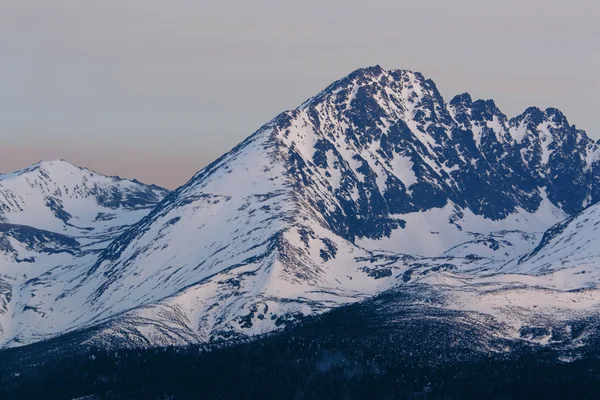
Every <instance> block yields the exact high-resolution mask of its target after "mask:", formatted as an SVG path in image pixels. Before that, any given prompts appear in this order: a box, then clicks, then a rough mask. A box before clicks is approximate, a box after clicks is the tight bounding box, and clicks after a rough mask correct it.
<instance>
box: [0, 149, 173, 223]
mask: <svg viewBox="0 0 600 400" xmlns="http://www.w3.org/2000/svg"><path fill="white" fill-rule="evenodd" d="M167 192H168V191H167V190H166V189H162V188H159V187H157V186H154V185H144V184H142V183H139V182H136V181H130V180H126V179H121V178H118V177H108V176H104V175H102V174H100V173H97V172H94V171H91V170H88V169H86V168H81V167H77V166H75V165H73V164H71V163H69V162H67V161H65V160H54V161H41V162H38V163H36V164H34V165H32V166H30V167H28V168H24V169H22V170H19V171H16V172H13V173H8V174H3V175H0V221H2V222H6V223H12V224H19V225H28V226H33V227H36V228H39V229H45V230H48V231H53V232H63V233H65V232H70V233H72V234H86V232H91V231H94V230H95V229H96V228H97V227H98V226H101V227H102V228H101V229H108V228H110V227H112V225H113V224H114V222H116V220H117V219H119V218H117V217H118V216H119V215H121V214H123V212H125V213H129V212H130V211H131V212H133V213H132V214H130V215H132V216H133V214H135V213H136V210H139V211H140V212H141V213H140V212H137V214H139V216H138V217H134V219H133V220H131V221H129V222H127V221H123V220H121V221H120V222H119V223H123V225H126V224H130V223H133V222H135V221H136V220H137V219H139V218H141V216H142V215H144V214H145V213H147V211H148V209H149V208H152V207H154V206H155V205H156V204H157V203H158V202H159V201H160V200H161V199H162V198H163V197H164V196H165V195H166V194H167ZM111 220H114V221H113V222H112V223H111V222H110V221H111Z"/></svg>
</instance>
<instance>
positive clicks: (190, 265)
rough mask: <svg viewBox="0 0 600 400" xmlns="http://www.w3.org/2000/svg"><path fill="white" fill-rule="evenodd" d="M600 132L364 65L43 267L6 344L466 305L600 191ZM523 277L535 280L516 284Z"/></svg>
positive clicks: (189, 337) (224, 329)
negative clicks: (434, 298)
mask: <svg viewBox="0 0 600 400" xmlns="http://www.w3.org/2000/svg"><path fill="white" fill-rule="evenodd" d="M597 148H598V146H597V144H596V143H594V142H593V141H592V140H591V139H589V138H588V137H587V136H586V135H585V133H584V132H582V131H579V130H577V129H576V128H574V127H573V126H571V125H569V123H568V122H567V120H566V118H564V116H562V114H560V113H559V112H558V111H557V110H553V109H549V110H546V111H543V112H542V111H540V110H537V109H528V110H527V111H526V112H525V113H524V114H523V115H521V116H518V117H516V118H514V119H510V120H509V119H508V118H507V117H506V116H504V115H503V114H502V113H501V112H500V111H499V110H498V109H497V107H496V106H495V105H494V103H493V102H491V101H472V99H471V98H470V96H468V95H460V96H457V97H456V98H455V99H453V100H452V101H451V102H450V103H449V104H447V103H445V102H444V100H443V99H442V97H441V95H440V94H439V92H438V90H437V88H436V87H435V84H434V83H433V82H432V81H431V80H428V79H425V78H424V77H423V76H422V75H421V74H419V73H414V72H410V71H401V70H394V71H385V70H383V69H381V68H380V67H372V68H366V69H361V70H357V71H355V72H353V73H352V74H350V75H349V76H347V77H346V78H343V79H341V80H339V81H337V82H334V83H333V84H332V85H330V86H329V87H328V88H326V89H325V90H324V91H323V92H321V93H319V94H318V95H317V96H315V97H313V98H311V99H309V100H308V101H306V102H305V103H304V104H302V105H301V106H300V107H298V108H297V109H295V110H292V111H287V112H284V113H282V114H280V115H279V116H277V117H276V118H275V119H273V120H272V121H271V122H269V123H268V124H266V125H265V126H264V127H262V128H261V129H259V130H258V131H257V132H256V133H254V134H253V135H252V136H250V137H249V138H248V139H246V140H245V141H244V142H242V143H241V144H240V145H238V146H236V147H235V148H234V149H233V150H232V151H231V152H229V153H228V154H226V155H224V156H223V157H221V158H220V159H218V160H216V161H215V162H214V163H212V164H211V165H209V166H208V167H206V168H204V169H203V170H202V171H200V172H199V173H198V174H196V176H194V177H193V178H192V179H191V180H190V181H189V182H188V183H187V184H186V185H184V186H183V187H181V188H179V189H177V190H176V191H174V192H172V193H170V194H169V195H168V196H167V197H166V198H165V199H164V200H163V201H162V202H161V203H160V204H159V205H158V206H157V207H156V208H154V209H153V210H152V211H151V212H150V213H149V214H148V215H147V216H145V217H144V218H143V219H141V220H140V221H139V222H138V223H136V224H135V225H133V226H132V227H130V228H128V229H127V230H125V231H124V232H123V233H122V234H121V235H120V236H119V237H117V238H116V239H115V240H114V241H113V242H112V243H110V245H108V246H107V247H106V248H105V249H104V250H103V251H102V252H101V253H100V254H99V255H98V256H97V257H96V258H94V259H93V260H92V259H87V260H86V261H85V262H80V263H77V264H72V265H66V264H57V267H56V268H55V269H53V270H52V271H51V272H52V273H51V274H45V275H40V276H36V278H35V279H31V280H29V281H27V282H26V283H25V284H24V285H23V286H22V287H21V289H20V292H19V293H20V294H19V296H20V297H19V300H18V307H21V308H23V309H24V308H26V307H34V308H35V310H36V312H35V313H34V314H35V315H33V314H31V313H30V314H28V316H21V317H19V318H21V320H20V321H18V323H17V324H16V326H18V328H16V329H14V330H12V331H11V333H10V335H7V336H6V337H5V343H9V342H11V341H12V342H11V343H14V342H19V343H26V342H32V341H35V340H38V339H39V338H40V337H49V336H53V335H57V334H59V333H62V332H66V331H70V330H74V329H80V328H85V327H90V326H102V327H103V328H102V329H101V330H100V331H99V332H98V334H97V335H96V336H95V337H94V338H92V339H91V340H92V341H96V340H97V341H100V342H110V341H111V340H112V339H115V338H117V339H118V340H123V341H124V343H125V344H135V345H148V344H172V343H185V342H190V341H209V340H215V339H219V338H230V337H232V336H246V335H254V334H258V333H262V332H268V331H271V330H273V329H276V328H277V327H280V326H283V325H285V324H286V323H288V322H290V321H295V320H297V319H299V318H302V316H303V315H311V314H314V313H320V312H324V311H326V310H329V309H331V308H333V307H336V306H338V305H341V304H346V303H349V302H355V301H359V300H362V299H365V298H367V297H369V296H372V295H374V294H376V293H379V292H382V291H385V290H388V289H390V288H393V287H396V286H398V285H413V284H421V283H422V284H425V285H430V286H431V287H432V288H433V289H436V288H437V289H436V290H442V291H445V290H446V289H447V290H448V291H449V292H452V293H456V295H455V296H454V295H453V296H454V297H452V296H450V297H448V298H449V299H450V300H448V301H447V302H445V303H443V304H445V305H443V306H452V304H455V305H456V304H459V303H461V301H462V300H461V299H464V298H465V297H464V296H468V295H470V294H474V295H479V294H480V293H484V292H482V291H479V289H478V288H485V293H487V290H488V289H489V292H492V291H493V287H494V286H495V285H498V282H504V283H506V282H505V281H506V280H503V278H499V275H498V271H502V270H503V268H506V265H507V262H508V261H510V259H511V258H512V257H515V256H517V255H520V254H522V253H526V252H529V251H531V250H532V249H533V248H534V247H535V246H536V244H537V243H536V238H537V237H539V236H541V234H542V233H543V232H544V231H545V230H546V229H547V228H549V227H550V226H552V225H553V224H555V223H557V222H559V221H561V220H563V219H564V218H565V217H568V216H570V215H573V214H574V213H577V212H579V211H580V210H581V209H582V208H583V207H585V206H587V205H588V204H590V203H593V202H596V201H597V200H598V199H599V196H600V192H598V169H597V168H596V165H597V163H598V156H597V154H598V150H597ZM567 187H568V188H569V190H565V188H567ZM494 241H495V242H494ZM515 249H516V250H515ZM513 281H514V282H517V283H516V285H517V286H519V287H523V288H525V290H526V289H527V285H529V284H530V283H531V282H532V281H529V282H528V281H527V279H516V280H513V278H510V279H509V282H508V283H507V284H506V285H504V286H502V287H503V288H508V287H510V288H514V287H515V285H513V283H514V282H513ZM533 281H535V279H533ZM535 282H537V281H535ZM532 285H537V283H532ZM433 289H432V290H433ZM463 295H464V296H463ZM31 299H34V300H31ZM565 301H566V300H565ZM12 303H15V301H14V300H13V301H12ZM9 304H10V301H9ZM461 304H462V303H461ZM456 307H459V306H458V305H457V306H456ZM475 311H478V312H486V310H475ZM515 320H517V322H515V323H512V322H514V321H513V320H511V321H512V322H511V321H509V322H511V324H508V322H507V324H508V325H510V329H509V328H507V331H510V332H509V334H511V335H512V331H511V329H512V330H514V329H517V330H518V318H517V317H515ZM515 324H516V325H515Z"/></svg>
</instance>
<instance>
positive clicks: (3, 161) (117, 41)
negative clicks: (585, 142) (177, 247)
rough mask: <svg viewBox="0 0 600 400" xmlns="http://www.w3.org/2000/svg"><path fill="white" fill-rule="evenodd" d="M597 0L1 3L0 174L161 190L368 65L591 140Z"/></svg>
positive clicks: (597, 128) (597, 123)
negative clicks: (64, 168)
mask: <svg viewBox="0 0 600 400" xmlns="http://www.w3.org/2000/svg"><path fill="white" fill-rule="evenodd" d="M599 18H600V2H598V1H595V0H570V1H564V0H544V1H542V0H503V1H496V0H491V1H490V0H488V1H481V0H453V1H447V0H439V1H433V0H420V1H410V2H409V1H399V0H395V1H392V0H389V1H388V0H386V1H383V0H371V1H368V2H367V1H358V0H344V1H342V0H335V1H333V0H319V1H315V0H304V1H298V2H289V1H282V0H279V1H275V0H253V1H241V0H237V1H218V2H217V1H210V2H209V1H205V0H195V1H192V0H169V1H164V0H102V1H91V0H53V1H48V0H0V57H1V58H0V60H1V62H0V172H9V171H13V170H16V169H20V168H23V167H25V166H27V165H30V164H32V163H34V162H36V161H39V160H41V159H56V158H66V159H67V160H69V161H71V162H73V163H75V164H78V165H83V166H87V167H89V168H92V169H94V170H97V171H99V172H102V173H105V174H108V175H120V176H124V177H130V178H137V179H140V180H142V181H145V182H149V183H156V184H160V185H163V186H166V187H169V188H174V187H176V186H178V185H180V184H183V183H185V181H186V180H187V179H189V178H190V177H191V176H192V175H193V174H194V173H195V172H196V171H197V170H199V169H201V168H202V167H203V166H205V165H206V164H207V163H209V162H210V161H212V160H213V159H215V158H217V157H218V156H220V155H221V154H222V153H224V152H226V151H228V150H229V149H230V148H231V147H233V146H234V145H235V144H237V143H238V142H239V141H241V140H242V139H244V138H245V137H246V136H248V135H250V134H251V133H253V132H254V131H255V130H256V129H258V128H259V127H260V126H261V125H262V124H264V123H266V122H268V121H269V120H270V119H271V118H272V117H274V116H275V115H277V114H278V113H279V112H281V111H283V110H286V109H291V108H295V107H296V106H298V105H299V104H300V103H302V102H303V101H304V100H305V99H306V98H308V97H310V96H312V95H314V94H316V93H317V92H318V91H320V90H321V89H323V88H324V87H325V86H327V85H328V84H329V83H330V82H332V81H333V80H336V79H339V78H341V77H342V76H344V75H347V74H348V73H350V72H351V71H352V70H354V69H356V68H359V67H364V66H369V65H375V64H380V65H381V66H382V67H384V68H387V69H396V68H399V69H412V70H417V71H421V72H423V73H424V74H425V75H426V76H427V77H430V78H432V79H433V80H434V81H435V82H436V83H437V86H438V88H439V89H440V91H441V92H442V94H443V95H444V96H445V98H446V100H450V98H451V97H452V96H453V95H455V94H458V93H462V92H465V91H467V92H470V93H471V94H472V95H473V96H474V97H477V98H493V99H494V100H496V102H497V104H498V106H499V107H500V108H501V109H502V110H503V111H504V113H506V114H507V115H509V116H514V115H516V114H518V113H520V112H522V111H523V110H524V109H525V108H526V107H528V106H530V105H537V106H539V107H541V108H545V107H549V106H553V107H557V108H559V109H561V110H562V111H563V112H564V113H565V114H566V115H567V117H568V118H569V120H570V122H571V123H574V124H576V125H577V126H578V127H580V128H583V129H585V130H587V131H588V133H589V134H590V136H592V137H593V138H596V139H598V138H600V118H599V117H598V108H599V107H600V100H599V97H598V95H597V93H598V91H599V89H600V76H599V72H600V51H599V45H598V44H599V43H600V24H599V23H598V20H599Z"/></svg>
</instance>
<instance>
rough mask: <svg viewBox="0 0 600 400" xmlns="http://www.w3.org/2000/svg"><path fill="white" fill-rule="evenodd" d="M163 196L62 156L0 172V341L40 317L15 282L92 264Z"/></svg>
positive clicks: (24, 282) (162, 191)
mask: <svg viewBox="0 0 600 400" xmlns="http://www.w3.org/2000/svg"><path fill="white" fill-rule="evenodd" d="M167 193H168V191H167V190H165V189H162V188H159V187H157V186H154V185H145V184H142V183H140V182H137V181H130V180H126V179H121V178H118V177H107V176H104V175H101V174H99V173H97V172H93V171H90V170H88V169H85V168H79V167H76V166H74V165H72V164H70V163H68V162H66V161H64V160H56V161H49V162H47V161H44V162H39V163H37V164H35V165H33V166H31V167H29V168H26V169H23V170H20V171H17V172H14V173H10V174H2V175H0V337H1V338H2V340H4V339H8V340H10V339H12V337H10V336H9V335H11V333H12V334H15V333H14V332H19V331H20V330H21V329H31V327H30V326H29V324H32V325H33V326H35V320H36V319H37V318H39V317H42V318H43V316H44V312H43V311H39V310H38V306H37V305H36V303H37V299H34V298H33V296H31V298H28V299H23V298H22V295H23V293H24V292H23V291H22V288H23V287H26V286H27V285H35V282H36V281H37V279H39V277H40V276H48V277H50V276H51V277H53V278H55V276H56V275H57V273H58V271H60V270H61V268H67V269H68V268H73V267H74V266H76V265H83V264H85V263H86V262H91V261H93V260H94V259H95V258H96V257H97V254H98V252H99V251H101V250H102V249H104V248H105V247H106V246H107V245H108V244H109V243H110V242H111V241H112V240H113V239H115V238H116V237H117V236H119V235H120V234H121V233H122V232H124V231H125V230H126V229H127V228H128V227H129V226H131V225H132V224H133V223H135V222H137V221H138V220H139V219H141V218H142V217H143V216H145V215H146V214H147V213H148V212H150V211H151V210H152V208H154V207H155V206H156V205H157V203H158V202H159V201H160V200H162V199H163V198H164V197H165V195H166V194H167ZM58 275H59V276H60V274H59V273H58ZM55 279H60V278H55ZM49 290H50V291H53V290H59V287H51V288H49ZM53 295H54V296H58V295H60V292H58V291H55V292H53ZM28 314H33V315H31V316H30V319H31V320H32V322H24V321H23V320H21V317H22V316H25V317H27V315H28ZM25 321H27V318H26V319H25ZM53 323H54V322H53ZM9 332H11V333H9ZM17 343H18V342H17Z"/></svg>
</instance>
